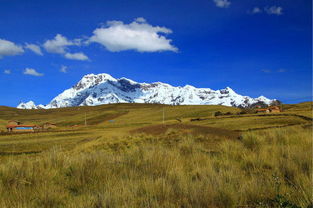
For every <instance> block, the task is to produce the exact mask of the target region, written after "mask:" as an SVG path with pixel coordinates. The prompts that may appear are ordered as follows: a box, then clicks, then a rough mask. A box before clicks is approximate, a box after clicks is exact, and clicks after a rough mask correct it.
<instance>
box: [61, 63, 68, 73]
mask: <svg viewBox="0 0 313 208" xmlns="http://www.w3.org/2000/svg"><path fill="white" fill-rule="evenodd" d="M67 68H68V67H67V66H64V65H62V66H61V68H60V72H63V73H67Z"/></svg>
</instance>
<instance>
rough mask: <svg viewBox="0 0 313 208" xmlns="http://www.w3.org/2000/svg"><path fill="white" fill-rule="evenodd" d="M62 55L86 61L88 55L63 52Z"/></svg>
mask: <svg viewBox="0 0 313 208" xmlns="http://www.w3.org/2000/svg"><path fill="white" fill-rule="evenodd" d="M64 57H65V58H67V59H72V60H79V61H86V60H88V57H87V56H86V55H85V54H84V53H65V54H64Z"/></svg>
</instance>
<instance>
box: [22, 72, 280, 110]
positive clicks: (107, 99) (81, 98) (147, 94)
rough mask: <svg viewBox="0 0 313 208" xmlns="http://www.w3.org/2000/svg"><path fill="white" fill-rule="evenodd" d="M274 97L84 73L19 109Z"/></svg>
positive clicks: (247, 102)
mask: <svg viewBox="0 0 313 208" xmlns="http://www.w3.org/2000/svg"><path fill="white" fill-rule="evenodd" d="M274 101H276V100H275V99H268V98H266V97H264V96H260V97H258V98H251V97H249V96H242V95H239V94H237V93H236V92H235V91H234V90H232V89H231V88H230V87H226V88H225V89H220V90H212V89H210V88H196V87H193V86H191V85H186V86H184V87H175V86H172V85H169V84H166V83H162V82H154V83H139V82H136V81H133V80H130V79H127V78H124V77H123V78H119V79H116V78H114V77H112V76H111V75H109V74H106V73H101V74H87V75H85V76H84V77H83V78H82V79H81V80H80V81H79V82H78V83H77V84H76V85H74V86H73V87H71V88H69V89H67V90H65V91H64V92H62V93H61V94H59V95H58V96H56V97H55V98H53V99H52V100H51V102H50V103H48V104H47V105H35V103H34V102H33V101H29V102H26V103H24V102H21V103H20V104H19V105H18V106H17V108H20V109H50V108H63V107H73V106H96V105H102V104H111V103H158V104H168V105H224V106H235V107H249V106H251V105H253V104H256V103H260V102H261V103H264V104H266V105H269V104H271V103H272V102H274Z"/></svg>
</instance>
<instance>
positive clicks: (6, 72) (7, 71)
mask: <svg viewBox="0 0 313 208" xmlns="http://www.w3.org/2000/svg"><path fill="white" fill-rule="evenodd" d="M3 73H5V74H11V70H10V69H5V70H4V71H3Z"/></svg>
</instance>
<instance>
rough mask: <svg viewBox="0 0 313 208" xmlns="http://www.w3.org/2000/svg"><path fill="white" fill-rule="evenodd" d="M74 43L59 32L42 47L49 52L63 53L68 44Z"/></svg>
mask: <svg viewBox="0 0 313 208" xmlns="http://www.w3.org/2000/svg"><path fill="white" fill-rule="evenodd" d="M72 45H74V43H73V42H72V41H70V40H68V39H67V38H66V37H64V36H63V35H61V34H57V35H56V36H55V37H54V39H52V40H47V41H46V42H45V43H44V44H43V47H44V48H45V49H46V51H47V52H49V53H58V54H64V53H66V51H65V50H66V49H67V47H68V46H72Z"/></svg>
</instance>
